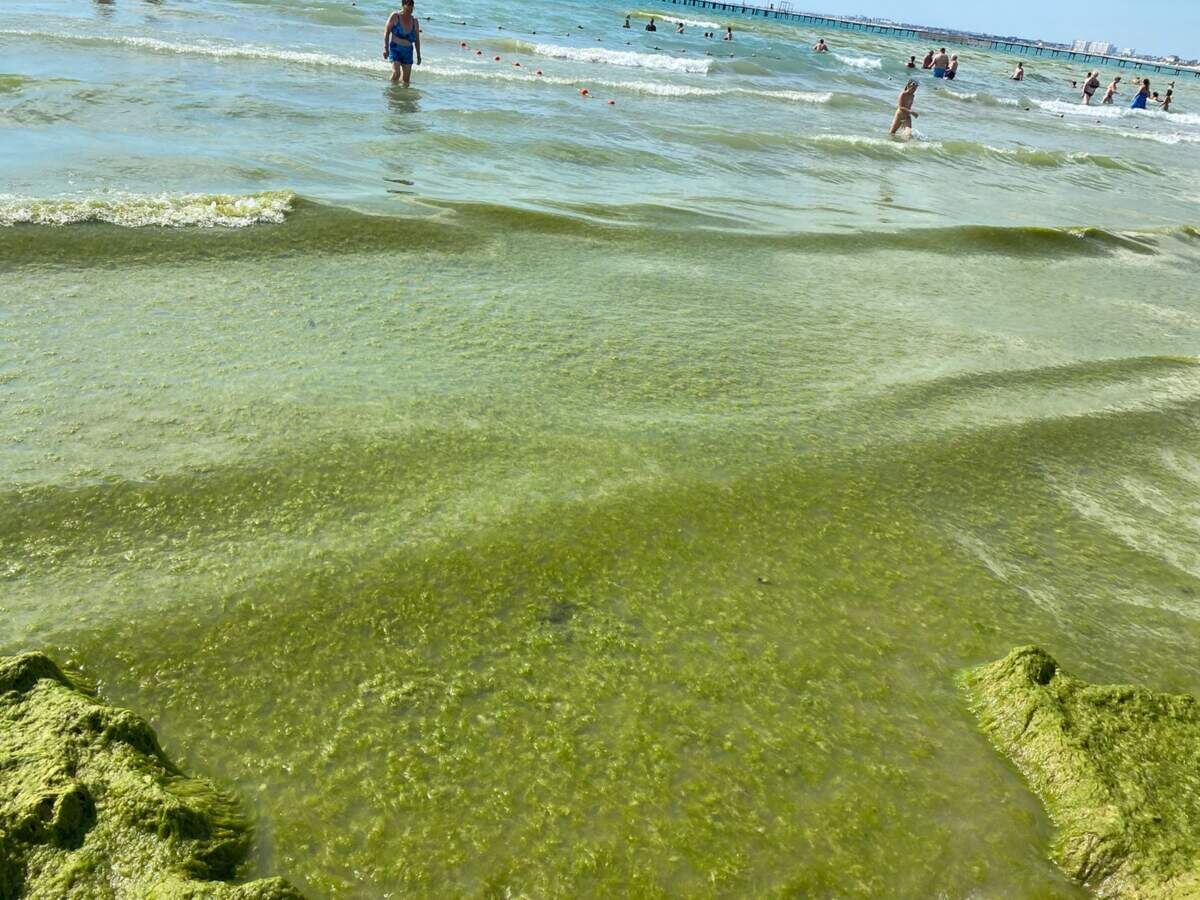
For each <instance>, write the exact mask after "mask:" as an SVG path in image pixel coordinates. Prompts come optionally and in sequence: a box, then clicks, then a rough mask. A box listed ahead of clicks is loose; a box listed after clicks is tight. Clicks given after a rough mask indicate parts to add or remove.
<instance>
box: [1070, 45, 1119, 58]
mask: <svg viewBox="0 0 1200 900" xmlns="http://www.w3.org/2000/svg"><path fill="white" fill-rule="evenodd" d="M1071 50H1072V51H1073V52H1075V53H1094V54H1096V55H1097V56H1113V55H1115V54H1116V52H1117V45H1116V44H1110V43H1108V42H1107V41H1076V42H1075V43H1074V44H1072V45H1071Z"/></svg>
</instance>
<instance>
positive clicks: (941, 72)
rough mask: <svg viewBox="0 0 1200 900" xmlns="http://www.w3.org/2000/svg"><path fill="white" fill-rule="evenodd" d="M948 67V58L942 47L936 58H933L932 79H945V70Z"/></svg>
mask: <svg viewBox="0 0 1200 900" xmlns="http://www.w3.org/2000/svg"><path fill="white" fill-rule="evenodd" d="M949 65H950V57H949V56H947V55H946V48H945V47H943V48H942V49H941V50H939V51H938V54H937V56H935V57H934V58H933V77H934V78H945V77H946V68H947V67H948V66H949Z"/></svg>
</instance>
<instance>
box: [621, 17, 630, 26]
mask: <svg viewBox="0 0 1200 900" xmlns="http://www.w3.org/2000/svg"><path fill="white" fill-rule="evenodd" d="M621 27H622V28H629V27H631V26H630V24H629V16H626V17H625V24H624V25H622V26H621Z"/></svg>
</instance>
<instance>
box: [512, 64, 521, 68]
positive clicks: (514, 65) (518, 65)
mask: <svg viewBox="0 0 1200 900" xmlns="http://www.w3.org/2000/svg"><path fill="white" fill-rule="evenodd" d="M513 68H514V69H519V68H521V64H520V63H513Z"/></svg>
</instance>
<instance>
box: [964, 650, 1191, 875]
mask: <svg viewBox="0 0 1200 900" xmlns="http://www.w3.org/2000/svg"><path fill="white" fill-rule="evenodd" d="M963 681H964V684H965V687H966V688H967V690H968V692H969V694H970V697H971V702H972V706H973V707H974V709H975V712H976V713H977V715H978V716H979V719H980V722H981V723H982V725H983V729H984V731H986V732H987V734H988V735H989V736H990V737H991V739H992V741H993V742H994V743H995V744H996V746H997V747H998V748H999V749H1000V750H1001V751H1002V752H1004V753H1005V754H1007V755H1008V756H1009V757H1010V758H1011V759H1012V760H1013V762H1014V763H1016V765H1017V768H1019V769H1020V770H1021V772H1022V774H1024V776H1025V777H1026V779H1028V781H1029V784H1030V785H1031V787H1032V788H1033V790H1034V791H1035V792H1036V793H1037V795H1038V796H1039V797H1040V798H1041V799H1042V802H1043V803H1044V804H1045V805H1046V809H1047V810H1048V812H1049V814H1050V818H1051V819H1052V820H1053V821H1054V823H1055V825H1056V826H1057V835H1056V837H1055V841H1054V858H1055V861H1056V862H1057V863H1058V864H1059V865H1060V866H1062V868H1063V869H1064V870H1065V871H1066V872H1067V873H1068V874H1069V875H1070V876H1071V877H1073V878H1074V879H1076V880H1077V881H1078V882H1080V883H1081V884H1083V885H1085V886H1087V887H1089V888H1092V889H1093V890H1095V891H1096V892H1097V893H1099V894H1100V895H1101V896H1105V897H1117V896H1120V897H1135V898H1150V897H1161V898H1184V897H1188V898H1196V897H1200V702H1198V701H1197V699H1196V698H1195V697H1190V696H1181V695H1172V694H1158V693H1154V692H1152V691H1148V690H1145V689H1143V688H1136V687H1126V686H1098V685H1092V684H1088V683H1086V682H1083V681H1079V680H1078V679H1075V678H1072V677H1070V676H1069V675H1066V674H1064V673H1063V672H1062V671H1061V670H1060V669H1059V668H1058V665H1057V663H1055V661H1054V660H1053V659H1051V658H1050V657H1049V656H1048V655H1047V654H1046V653H1044V652H1043V651H1041V650H1039V649H1037V648H1036V647H1022V648H1020V649H1017V650H1014V651H1013V652H1012V653H1010V654H1009V655H1008V656H1007V657H1005V658H1004V659H1002V660H1000V661H999V662H995V663H992V664H990V665H987V666H982V667H980V668H978V669H974V670H971V671H970V672H968V673H966V674H965V675H964V677H963Z"/></svg>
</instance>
